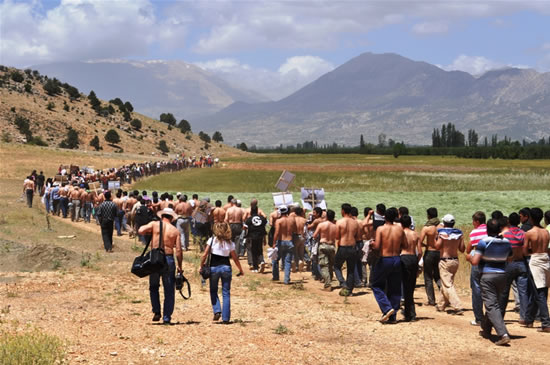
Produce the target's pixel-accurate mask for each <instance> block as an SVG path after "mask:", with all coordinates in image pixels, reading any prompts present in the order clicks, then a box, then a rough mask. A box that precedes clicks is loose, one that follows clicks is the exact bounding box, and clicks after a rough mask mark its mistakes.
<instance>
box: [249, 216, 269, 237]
mask: <svg viewBox="0 0 550 365" xmlns="http://www.w3.org/2000/svg"><path fill="white" fill-rule="evenodd" d="M245 224H246V225H247V226H248V235H247V237H250V238H255V239H259V238H263V237H264V236H265V226H266V224H267V219H265V217H263V216H261V215H259V214H256V215H253V216H251V217H249V218H248V219H247V220H246V222H245Z"/></svg>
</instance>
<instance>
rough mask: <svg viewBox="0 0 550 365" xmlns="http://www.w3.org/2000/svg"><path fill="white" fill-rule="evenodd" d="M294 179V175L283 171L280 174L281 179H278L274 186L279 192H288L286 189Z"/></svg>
mask: <svg viewBox="0 0 550 365" xmlns="http://www.w3.org/2000/svg"><path fill="white" fill-rule="evenodd" d="M295 177H296V175H294V174H293V173H291V172H289V171H287V170H284V171H283V173H282V174H281V177H279V180H278V181H277V183H276V184H275V187H276V188H277V189H278V190H280V191H288V187H289V186H290V184H292V182H293V181H294V178H295Z"/></svg>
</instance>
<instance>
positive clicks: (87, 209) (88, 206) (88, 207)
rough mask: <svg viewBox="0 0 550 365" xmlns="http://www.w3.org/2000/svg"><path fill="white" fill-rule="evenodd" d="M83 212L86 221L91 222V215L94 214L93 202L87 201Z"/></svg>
mask: <svg viewBox="0 0 550 365" xmlns="http://www.w3.org/2000/svg"><path fill="white" fill-rule="evenodd" d="M83 212H84V213H83V214H84V217H83V218H84V221H85V222H88V223H90V217H91V216H92V203H91V202H86V203H84V209H83Z"/></svg>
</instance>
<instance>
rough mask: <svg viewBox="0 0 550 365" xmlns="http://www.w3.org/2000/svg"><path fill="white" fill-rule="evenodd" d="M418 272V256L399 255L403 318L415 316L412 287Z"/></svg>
mask: <svg viewBox="0 0 550 365" xmlns="http://www.w3.org/2000/svg"><path fill="white" fill-rule="evenodd" d="M417 273H418V258H417V256H416V255H401V277H402V279H403V297H404V298H405V319H407V320H411V319H415V318H416V311H415V309H414V288H415V286H416V274H417Z"/></svg>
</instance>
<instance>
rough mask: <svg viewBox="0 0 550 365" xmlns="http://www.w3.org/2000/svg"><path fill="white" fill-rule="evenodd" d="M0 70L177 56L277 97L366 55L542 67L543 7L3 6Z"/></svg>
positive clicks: (136, 0)
mask: <svg viewBox="0 0 550 365" xmlns="http://www.w3.org/2000/svg"><path fill="white" fill-rule="evenodd" d="M0 22H1V23H0V52H1V54H0V63H2V64H5V65H10V66H17V67H25V66H29V65H36V64H40V63H49V62H58V61H77V60H78V61H86V60H93V59H127V60H149V59H166V60H179V61H185V62H189V63H194V64H197V65H199V66H201V67H203V68H205V69H208V70H209V71H211V72H214V73H216V74H218V75H220V76H222V77H225V78H226V79H228V80H229V81H232V82H239V83H240V84H241V85H242V86H244V87H247V88H252V89H261V90H263V91H264V93H265V94H266V95H268V96H269V97H271V98H274V99H277V98H280V97H283V96H285V95H287V94H289V93H291V92H293V91H295V90H296V89H297V88H299V87H301V86H304V85H305V84H307V83H308V82H311V81H313V80H314V79H315V78H317V77H319V76H320V75H322V74H323V73H325V72H327V71H330V70H332V69H333V68H334V67H337V66H339V65H341V64H342V63H344V62H346V61H348V60H349V59H351V58H352V57H355V56H357V55H359V54H361V53H363V52H374V53H382V52H392V53H397V54H401V55H403V56H405V57H409V58H412V59H414V60H422V61H426V62H429V63H432V64H435V65H438V66H440V67H442V68H444V69H447V70H451V69H458V70H463V71H466V72H470V73H472V74H474V75H479V74H482V73H483V72H485V71H487V70H490V69H495V68H502V67H507V66H516V67H530V68H535V69H537V70H538V71H541V72H547V71H550V0H549V1H545V0H539V1H406V0H399V1H397V0H395V1H391V0H386V1H347V0H346V1H338V0H332V1H325V0H306V1H259V0H257V1H230V0H225V1H200V0H193V1H159V0H96V1H94V0H63V1H36V0H33V1H15V0H2V2H1V3H0Z"/></svg>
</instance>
